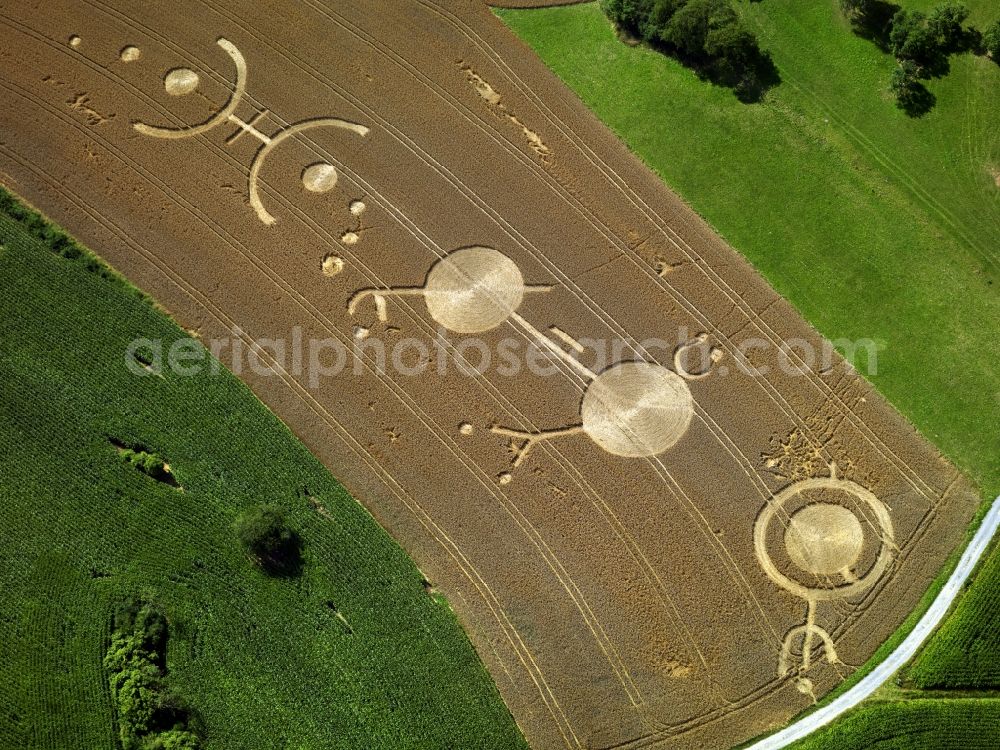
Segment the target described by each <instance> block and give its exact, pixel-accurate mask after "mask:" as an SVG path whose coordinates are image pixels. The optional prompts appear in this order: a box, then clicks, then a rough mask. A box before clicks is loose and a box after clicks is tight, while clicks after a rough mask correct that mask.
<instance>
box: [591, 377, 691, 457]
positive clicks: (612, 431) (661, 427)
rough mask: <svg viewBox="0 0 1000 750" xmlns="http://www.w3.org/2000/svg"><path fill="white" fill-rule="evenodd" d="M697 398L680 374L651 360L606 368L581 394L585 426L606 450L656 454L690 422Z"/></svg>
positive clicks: (621, 453)
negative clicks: (692, 394)
mask: <svg viewBox="0 0 1000 750" xmlns="http://www.w3.org/2000/svg"><path fill="white" fill-rule="evenodd" d="M693 414H694V399H693V398H692V397H691V391H690V389H689V388H688V386H687V383H685V382H684V379H683V378H681V377H680V376H679V375H677V373H675V372H673V371H672V370H668V369H667V368H666V367H663V366H662V365H656V364H650V363H648V362H625V363H623V364H619V365H615V366H614V367H612V368H610V369H608V370H605V371H604V372H602V373H601V374H600V375H598V376H597V378H596V379H595V380H594V382H593V383H591V384H590V387H589V388H587V392H586V393H585V394H584V395H583V405H582V407H581V416H582V417H583V429H584V431H585V432H586V433H587V434H588V435H589V436H590V438H591V440H593V441H594V442H595V443H597V444H598V445H599V446H601V447H602V448H603V449H604V450H606V451H607V452H608V453H613V454H614V455H616V456H626V457H630V458H636V457H639V456H655V455H658V454H660V453H663V451H665V450H667V448H669V447H670V446H672V445H673V444H674V443H676V442H677V441H678V440H680V438H681V436H682V435H683V434H684V432H685V431H686V430H687V428H688V425H689V424H691V417H692V416H693Z"/></svg>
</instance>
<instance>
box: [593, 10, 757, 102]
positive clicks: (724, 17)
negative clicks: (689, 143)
mask: <svg viewBox="0 0 1000 750" xmlns="http://www.w3.org/2000/svg"><path fill="white" fill-rule="evenodd" d="M601 8H602V9H603V10H604V13H605V14H606V15H607V16H608V18H610V19H611V20H612V21H613V22H614V24H615V25H616V26H617V27H618V29H619V31H620V32H621V33H623V34H626V35H628V36H629V37H632V38H633V39H638V40H642V41H644V42H646V43H647V44H649V45H650V46H652V47H653V48H655V49H657V50H659V51H660V52H663V53H664V54H667V55H670V56H671V57H674V58H676V59H677V60H679V61H681V62H682V63H684V64H685V65H687V66H688V67H691V68H693V69H694V70H696V71H697V72H698V73H699V75H701V76H703V77H705V78H708V79H710V80H712V81H713V82H715V83H718V84H721V85H724V86H728V87H730V88H732V89H733V91H734V92H735V93H736V95H737V97H739V98H740V99H741V100H743V101H755V100H757V99H759V98H760V96H761V95H762V93H763V92H764V90H766V89H767V88H768V87H769V86H771V85H774V83H776V82H777V80H776V79H777V71H776V69H775V67H774V64H773V63H772V62H771V59H770V57H769V56H768V55H767V53H765V52H763V51H762V50H761V49H760V45H759V44H758V41H757V38H756V37H755V36H754V35H753V34H752V33H751V32H750V31H749V30H748V29H747V28H746V27H745V25H744V24H743V21H742V19H741V18H740V17H739V15H738V14H737V13H736V11H735V10H734V9H733V7H732V5H730V2H729V0H601Z"/></svg>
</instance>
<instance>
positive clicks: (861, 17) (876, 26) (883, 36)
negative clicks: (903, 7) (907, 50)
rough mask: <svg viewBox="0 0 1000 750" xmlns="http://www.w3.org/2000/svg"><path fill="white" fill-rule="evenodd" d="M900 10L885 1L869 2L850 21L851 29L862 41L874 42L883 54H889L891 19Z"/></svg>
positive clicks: (894, 4) (871, 0)
mask: <svg viewBox="0 0 1000 750" xmlns="http://www.w3.org/2000/svg"><path fill="white" fill-rule="evenodd" d="M899 10H900V6H899V5H897V4H896V3H890V2H886V1H885V0H870V2H868V3H867V5H866V6H865V10H864V12H862V13H859V14H857V15H855V16H854V17H853V18H852V19H851V28H852V29H853V30H854V33H855V34H857V35H858V36H860V37H861V38H862V39H867V40H869V41H871V42H874V43H875V45H876V46H877V47H878V48H879V49H880V50H882V51H883V52H890V51H891V49H892V47H891V45H890V43H889V32H890V31H892V17H893V16H894V15H896V13H897V12H898V11H899Z"/></svg>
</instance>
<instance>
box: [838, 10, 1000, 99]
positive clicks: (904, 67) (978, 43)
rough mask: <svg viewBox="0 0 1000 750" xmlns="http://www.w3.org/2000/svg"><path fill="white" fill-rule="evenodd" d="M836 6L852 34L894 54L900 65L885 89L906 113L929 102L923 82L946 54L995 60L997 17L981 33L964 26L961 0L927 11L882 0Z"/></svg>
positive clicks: (998, 53) (939, 69)
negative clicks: (893, 96)
mask: <svg viewBox="0 0 1000 750" xmlns="http://www.w3.org/2000/svg"><path fill="white" fill-rule="evenodd" d="M840 7H841V10H842V11H843V12H844V15H845V16H846V17H847V18H848V19H849V20H850V22H851V24H852V26H853V27H854V29H855V31H856V32H857V33H859V34H861V35H862V36H865V37H867V38H869V39H871V40H872V41H874V42H875V43H876V44H878V45H879V46H880V47H881V48H882V49H884V50H886V51H888V52H891V53H892V54H893V55H894V56H895V57H896V60H897V61H898V63H899V65H898V67H897V68H896V70H894V71H893V74H892V78H891V79H890V81H889V89H890V90H891V91H892V93H893V94H894V95H895V97H896V103H897V104H898V106H899V107H900V109H902V110H904V111H905V112H906V113H907V114H909V115H911V116H919V115H922V114H924V113H926V112H927V111H928V110H930V108H931V107H933V106H934V95H933V94H931V92H930V91H928V89H927V87H926V86H925V85H924V84H923V83H922V81H924V80H927V79H930V78H934V77H939V76H943V75H945V74H946V73H947V72H948V56H949V55H952V54H955V53H959V52H966V51H973V52H978V53H982V54H987V55H989V56H990V57H992V58H993V59H994V60H995V61H998V62H1000V20H997V21H996V22H994V23H993V24H991V25H990V26H989V27H988V28H987V29H986V31H985V32H980V31H978V30H977V29H974V28H972V27H966V26H965V22H966V21H967V20H968V18H969V8H968V7H967V6H966V5H964V4H962V3H959V2H946V3H943V4H941V5H938V6H936V7H934V8H933V9H932V10H931V11H930V12H929V13H924V12H922V11H919V10H908V9H906V8H901V7H899V6H898V5H893V4H892V3H889V2H885V0H840Z"/></svg>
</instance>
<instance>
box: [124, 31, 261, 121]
mask: <svg viewBox="0 0 1000 750" xmlns="http://www.w3.org/2000/svg"><path fill="white" fill-rule="evenodd" d="M216 43H217V44H218V45H219V46H220V47H222V49H224V50H225V51H226V53H228V55H229V56H230V57H231V58H232V59H233V64H235V65H236V83H235V84H234V86H233V93H232V95H231V96H230V97H229V101H228V102H226V106H225V107H223V108H222V109H221V110H219V112H218V113H217V114H215V115H212V116H211V117H210V118H209V119H207V120H205V122H203V123H201V124H200V125H191V126H190V127H186V128H161V127H158V126H156V125H147V124H146V123H144V122H136V123H133V124H132V127H133V128H135V129H136V130H138V131H139V132H140V133H142V134H143V135H148V136H151V137H153V138H167V139H171V140H176V139H178V138H190V137H191V136H195V135H199V134H201V133H205V132H207V131H209V130H211V129H212V128H214V127H216V126H217V125H221V124H222V123H224V122H226V121H227V120H229V118H230V117H231V116H232V114H233V113H234V112H235V111H236V108H237V107H238V106H239V104H240V101H241V100H242V99H243V94H244V93H246V88H247V62H246V60H245V59H244V58H243V53H242V52H240V51H239V50H238V49H237V48H236V45H235V44H233V43H232V42H230V41H229V40H228V39H225V38H222V37H220V38H219V39H218V40H217V42H216Z"/></svg>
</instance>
